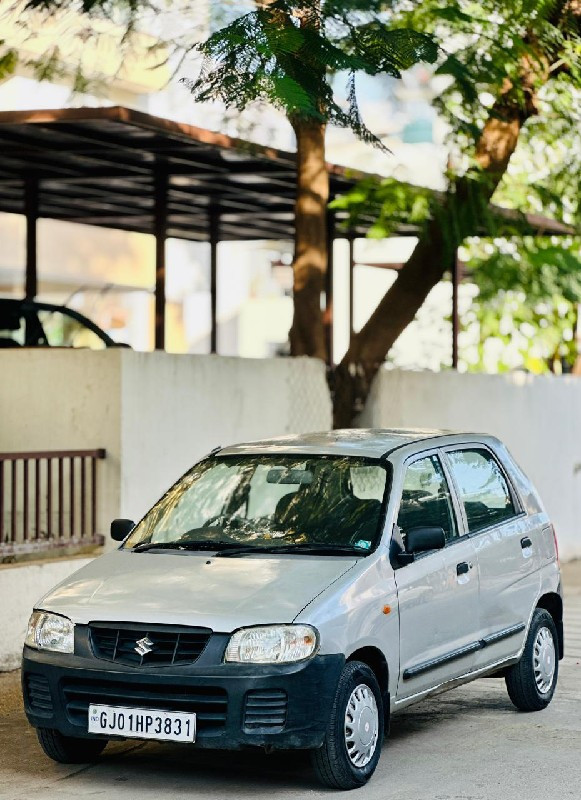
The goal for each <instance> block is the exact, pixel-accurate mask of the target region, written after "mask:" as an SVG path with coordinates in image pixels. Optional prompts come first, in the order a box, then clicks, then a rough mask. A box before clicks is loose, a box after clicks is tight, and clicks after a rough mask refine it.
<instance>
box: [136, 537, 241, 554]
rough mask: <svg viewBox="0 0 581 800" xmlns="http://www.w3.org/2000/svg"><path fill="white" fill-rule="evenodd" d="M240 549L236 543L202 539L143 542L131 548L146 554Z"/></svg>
mask: <svg viewBox="0 0 581 800" xmlns="http://www.w3.org/2000/svg"><path fill="white" fill-rule="evenodd" d="M229 547H232V548H236V549H238V548H239V547H240V545H238V544H236V542H213V541H212V540H211V539H200V541H199V542H180V541H179V540H178V541H175V542H143V543H142V544H136V545H135V547H132V548H131V552H132V553H146V552H147V551H148V550H225V549H226V548H229Z"/></svg>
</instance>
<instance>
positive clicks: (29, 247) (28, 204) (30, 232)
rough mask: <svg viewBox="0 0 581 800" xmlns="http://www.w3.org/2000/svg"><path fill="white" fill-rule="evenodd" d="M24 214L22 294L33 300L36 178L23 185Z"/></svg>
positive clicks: (34, 284)
mask: <svg viewBox="0 0 581 800" xmlns="http://www.w3.org/2000/svg"><path fill="white" fill-rule="evenodd" d="M24 214H25V216H26V273H25V280H24V294H25V295H26V298H27V299H28V300H33V299H34V298H35V297H36V295H37V294H38V239H37V234H38V178H34V177H30V178H27V179H26V183H25V185H24Z"/></svg>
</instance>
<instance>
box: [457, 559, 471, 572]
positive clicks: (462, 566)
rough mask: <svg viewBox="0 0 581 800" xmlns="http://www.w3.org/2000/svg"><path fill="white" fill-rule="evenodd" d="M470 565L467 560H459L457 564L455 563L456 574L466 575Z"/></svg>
mask: <svg viewBox="0 0 581 800" xmlns="http://www.w3.org/2000/svg"><path fill="white" fill-rule="evenodd" d="M471 566H472V564H469V563H468V562H467V561H461V562H460V563H459V564H456V575H467V574H468V571H469V569H470V567H471Z"/></svg>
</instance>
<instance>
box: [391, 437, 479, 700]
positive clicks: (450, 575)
mask: <svg viewBox="0 0 581 800" xmlns="http://www.w3.org/2000/svg"><path fill="white" fill-rule="evenodd" d="M458 516H459V508H458V505H457V500H456V498H455V497H454V496H453V494H452V493H451V492H450V487H449V481H448V477H447V475H446V472H445V469H444V467H443V465H442V461H441V459H440V457H439V455H438V452H437V451H436V450H434V451H431V452H428V453H422V454H421V455H418V456H416V457H413V458H412V459H411V460H410V461H408V462H407V463H406V464H405V473H404V476H403V487H402V492H401V501H400V506H399V512H398V517H397V526H398V528H399V530H400V531H401V535H402V539H403V541H404V544H405V537H406V534H407V531H408V530H410V528H414V527H420V526H438V527H442V528H443V529H444V533H445V536H446V546H445V548H444V549H442V550H436V551H432V552H429V553H425V554H420V555H417V556H416V557H415V560H414V561H413V562H412V563H410V564H406V565H405V566H401V567H399V568H398V569H396V570H395V581H396V585H397V591H398V605H399V616H400V673H399V681H398V691H397V700H398V701H402V700H405V699H406V698H409V697H411V696H414V695H416V694H421V693H422V692H425V691H427V690H429V689H430V688H432V687H434V686H437V685H439V684H441V683H443V682H445V681H447V680H451V679H453V678H456V677H458V676H460V675H462V674H464V673H466V672H469V671H470V670H471V669H472V668H473V665H474V659H475V655H474V654H475V651H476V649H477V644H476V641H477V635H476V632H477V626H478V570H477V569H476V555H475V550H474V543H473V541H472V540H471V539H470V537H468V536H463V535H462V533H463V529H462V527H461V526H460V525H459V524H458Z"/></svg>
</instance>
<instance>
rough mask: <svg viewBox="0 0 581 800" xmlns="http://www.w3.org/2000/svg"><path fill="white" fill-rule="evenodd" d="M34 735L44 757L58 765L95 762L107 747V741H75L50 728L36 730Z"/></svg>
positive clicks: (75, 739)
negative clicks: (56, 762)
mask: <svg viewBox="0 0 581 800" xmlns="http://www.w3.org/2000/svg"><path fill="white" fill-rule="evenodd" d="M36 735H37V736H38V741H39V742H40V746H41V747H42V749H43V750H44V753H45V755H47V756H48V757H49V758H52V760H53V761H58V763H59V764H85V763H87V762H88V761H95V759H96V758H97V757H98V756H100V755H101V753H102V752H103V750H104V749H105V747H106V746H107V741H108V740H107V739H77V738H74V737H72V736H63V735H62V733H59V732H58V731H55V730H53V729H52V728H37V729H36Z"/></svg>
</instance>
